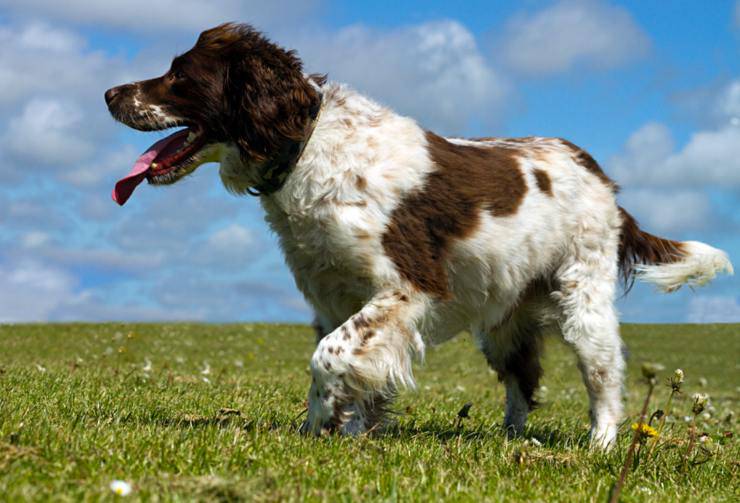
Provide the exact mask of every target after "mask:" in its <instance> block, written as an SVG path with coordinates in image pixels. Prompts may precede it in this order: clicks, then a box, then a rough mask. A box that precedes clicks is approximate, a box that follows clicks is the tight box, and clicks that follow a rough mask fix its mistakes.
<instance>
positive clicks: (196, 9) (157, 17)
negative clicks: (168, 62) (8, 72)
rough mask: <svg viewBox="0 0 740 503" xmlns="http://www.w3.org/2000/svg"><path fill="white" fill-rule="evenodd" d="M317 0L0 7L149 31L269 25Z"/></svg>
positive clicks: (112, 0) (26, 2) (70, 0)
mask: <svg viewBox="0 0 740 503" xmlns="http://www.w3.org/2000/svg"><path fill="white" fill-rule="evenodd" d="M319 3H320V2H319V1H318V0H271V1H270V2H261V1H256V0H214V1H210V2H202V1H199V0H158V1H156V2H152V1H149V0H108V1H106V2H99V1H95V0H65V1H64V2H53V1H52V2H50V1H49V0H0V6H2V7H5V8H6V9H9V10H12V11H14V12H16V13H22V14H26V15H35V16H38V15H42V16H44V17H47V18H54V19H59V20H63V21H68V22H72V23H74V24H90V25H94V26H96V27H100V25H104V26H109V27H114V28H124V29H127V30H131V31H134V32H146V33H148V34H152V33H160V32H161V31H170V32H171V31H183V30H187V31H191V30H202V29H204V28H205V27H209V26H211V25H216V24H219V23H223V22H226V21H234V20H249V21H250V22H253V23H257V24H262V23H265V24H271V23H273V22H274V21H286V20H292V19H299V18H300V17H302V16H305V15H306V14H307V13H309V12H310V11H311V10H313V9H314V8H315V7H316V6H317V5H318V4H319Z"/></svg>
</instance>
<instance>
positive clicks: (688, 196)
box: [619, 189, 716, 233]
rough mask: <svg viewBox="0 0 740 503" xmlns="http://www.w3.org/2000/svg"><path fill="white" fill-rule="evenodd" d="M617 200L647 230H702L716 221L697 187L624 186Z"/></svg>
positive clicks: (706, 198) (707, 201)
mask: <svg viewBox="0 0 740 503" xmlns="http://www.w3.org/2000/svg"><path fill="white" fill-rule="evenodd" d="M619 199H620V204H621V205H622V206H623V207H624V208H626V209H627V211H629V212H630V213H631V214H632V215H634V216H635V218H637V220H638V221H639V222H640V226H641V227H643V228H644V229H648V230H650V231H651V232H659V233H661V232H665V233H676V232H680V231H689V230H703V229H706V228H708V227H713V226H714V225H715V224H716V222H714V221H712V207H711V204H710V201H709V197H708V196H707V194H706V192H703V191H701V190H665V189H627V190H625V191H623V193H622V194H620V197H619Z"/></svg>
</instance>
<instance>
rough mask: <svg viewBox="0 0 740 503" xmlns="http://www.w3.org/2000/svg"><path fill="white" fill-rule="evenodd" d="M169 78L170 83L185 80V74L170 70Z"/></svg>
mask: <svg viewBox="0 0 740 503" xmlns="http://www.w3.org/2000/svg"><path fill="white" fill-rule="evenodd" d="M169 77H170V80H172V81H177V80H183V79H185V74H184V73H183V72H181V71H180V70H170V74H169Z"/></svg>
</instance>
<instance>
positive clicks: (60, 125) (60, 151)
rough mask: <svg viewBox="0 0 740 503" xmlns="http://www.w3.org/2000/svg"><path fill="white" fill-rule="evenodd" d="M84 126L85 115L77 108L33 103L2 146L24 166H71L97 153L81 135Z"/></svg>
mask: <svg viewBox="0 0 740 503" xmlns="http://www.w3.org/2000/svg"><path fill="white" fill-rule="evenodd" d="M83 126H84V121H83V112H82V110H81V109H80V107H79V106H77V105H76V104H74V103H70V102H67V103H65V102H60V101H57V100H51V99H33V100H31V101H30V102H29V103H28V104H27V105H26V106H25V107H24V109H23V111H22V112H21V114H20V115H19V116H17V117H14V118H12V119H10V121H9V124H8V130H7V132H6V133H5V135H4V136H3V138H2V144H3V146H4V147H5V148H6V149H7V150H8V151H9V152H12V153H13V154H14V156H16V157H17V158H19V159H20V160H21V161H22V162H24V163H41V164H45V165H56V166H61V165H68V164H72V163H75V162H79V161H81V160H82V159H84V158H86V157H88V156H90V155H91V154H92V152H93V149H94V147H93V145H92V144H91V143H90V142H89V141H87V140H86V139H84V138H83V137H82V136H81V135H80V130H81V129H82V128H83Z"/></svg>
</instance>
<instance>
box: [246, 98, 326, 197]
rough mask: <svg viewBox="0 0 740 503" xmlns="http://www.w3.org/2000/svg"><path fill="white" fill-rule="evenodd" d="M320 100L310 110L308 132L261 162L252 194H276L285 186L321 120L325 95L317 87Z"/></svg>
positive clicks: (251, 190)
mask: <svg viewBox="0 0 740 503" xmlns="http://www.w3.org/2000/svg"><path fill="white" fill-rule="evenodd" d="M316 92H317V93H318V101H317V102H316V104H315V105H314V106H312V107H311V109H310V110H309V112H308V116H309V121H308V125H307V126H306V133H305V135H304V137H303V139H302V140H299V141H289V142H287V143H286V144H285V146H284V147H283V148H282V149H281V150H280V152H278V154H277V155H276V156H274V157H273V158H272V159H270V160H269V161H267V162H265V163H263V164H261V165H260V166H259V168H258V174H257V176H258V178H259V181H258V182H257V183H255V184H254V185H252V186H250V187H248V188H247V189H246V192H247V193H248V194H249V195H252V196H262V195H270V194H274V193H275V192H277V191H278V190H280V189H281V188H282V187H283V184H285V180H287V178H288V176H289V175H290V173H291V172H292V171H293V168H295V166H296V164H298V161H299V160H300V158H301V155H302V154H303V151H304V150H305V149H306V145H307V144H308V142H309V141H310V140H311V136H312V135H313V132H314V129H316V124H317V123H318V121H319V115H320V113H321V105H322V103H323V96H322V93H321V90H320V89H319V88H318V87H317V88H316Z"/></svg>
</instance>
